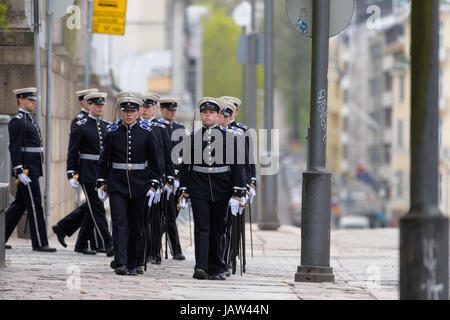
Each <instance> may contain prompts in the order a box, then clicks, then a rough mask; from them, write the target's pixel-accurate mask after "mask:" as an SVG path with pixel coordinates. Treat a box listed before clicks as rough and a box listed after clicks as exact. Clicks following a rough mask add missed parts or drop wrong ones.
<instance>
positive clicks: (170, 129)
mask: <svg viewBox="0 0 450 320" xmlns="http://www.w3.org/2000/svg"><path fill="white" fill-rule="evenodd" d="M160 122H161V123H163V124H165V125H166V126H167V129H168V132H169V136H170V145H171V148H170V150H171V151H172V150H173V148H174V147H175V146H176V145H177V144H178V143H179V142H180V141H181V139H182V138H180V139H179V141H173V140H172V133H173V132H174V131H175V130H178V129H181V130H183V131H184V130H185V127H184V125H183V124H182V123H181V122H178V121H171V122H169V121H167V120H164V119H160ZM182 156H183V153H180V157H182ZM177 160H178V159H177ZM174 167H175V178H176V179H179V178H180V167H181V165H180V163H178V162H175V163H174Z"/></svg>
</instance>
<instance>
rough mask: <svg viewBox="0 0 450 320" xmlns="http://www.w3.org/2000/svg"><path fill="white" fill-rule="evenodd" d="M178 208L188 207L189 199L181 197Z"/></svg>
mask: <svg viewBox="0 0 450 320" xmlns="http://www.w3.org/2000/svg"><path fill="white" fill-rule="evenodd" d="M180 208H181V209H187V208H189V200H186V198H182V199H181V201H180Z"/></svg>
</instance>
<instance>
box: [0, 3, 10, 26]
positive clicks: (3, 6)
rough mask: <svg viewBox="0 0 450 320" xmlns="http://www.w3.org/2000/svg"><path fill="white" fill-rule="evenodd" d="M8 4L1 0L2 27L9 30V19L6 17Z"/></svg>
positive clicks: (0, 20)
mask: <svg viewBox="0 0 450 320" xmlns="http://www.w3.org/2000/svg"><path fill="white" fill-rule="evenodd" d="M6 10H8V6H7V5H6V4H4V3H2V1H1V0H0V28H1V29H5V30H8V20H7V19H6V18H5V16H6Z"/></svg>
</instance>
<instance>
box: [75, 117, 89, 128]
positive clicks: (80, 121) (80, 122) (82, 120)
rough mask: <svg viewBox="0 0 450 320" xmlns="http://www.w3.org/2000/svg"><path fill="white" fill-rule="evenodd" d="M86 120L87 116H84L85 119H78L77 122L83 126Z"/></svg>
mask: <svg viewBox="0 0 450 320" xmlns="http://www.w3.org/2000/svg"><path fill="white" fill-rule="evenodd" d="M86 122H87V118H84V119H81V120H79V121H77V122H76V124H77V125H79V126H81V125H83V124H85V123H86Z"/></svg>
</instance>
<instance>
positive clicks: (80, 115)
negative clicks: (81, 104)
mask: <svg viewBox="0 0 450 320" xmlns="http://www.w3.org/2000/svg"><path fill="white" fill-rule="evenodd" d="M85 117H86V115H85V114H84V113H81V112H80V113H79V114H78V115H77V119H78V120H81V119H83V118H85Z"/></svg>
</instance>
